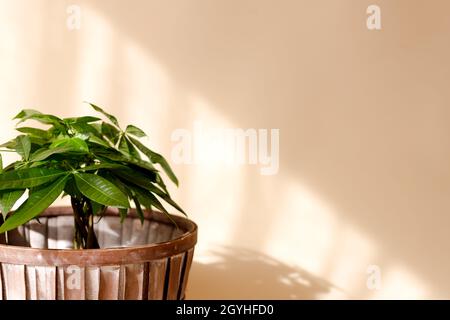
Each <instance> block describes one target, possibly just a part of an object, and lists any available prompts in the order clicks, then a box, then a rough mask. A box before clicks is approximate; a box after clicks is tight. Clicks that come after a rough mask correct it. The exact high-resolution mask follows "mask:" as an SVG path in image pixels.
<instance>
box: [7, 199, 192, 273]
mask: <svg viewBox="0 0 450 320" xmlns="http://www.w3.org/2000/svg"><path fill="white" fill-rule="evenodd" d="M72 214H73V212H72V208H71V207H68V206H55V207H50V208H48V209H47V210H45V211H44V212H43V213H42V214H41V215H40V217H55V216H69V215H72ZM105 216H118V211H116V210H113V209H108V210H107V212H106V213H105ZM170 216H171V218H172V219H173V220H175V222H176V223H177V224H178V226H179V227H180V229H182V230H185V232H184V233H183V234H182V235H180V236H178V237H177V238H176V239H173V240H169V241H165V242H159V243H151V244H146V245H137V246H132V247H117V248H106V249H85V250H75V249H38V248H29V247H22V246H12V245H6V244H0V263H10V264H19V265H33V266H71V265H75V266H91V265H92V266H105V265H117V264H136V263H144V262H149V261H152V260H159V259H165V258H168V257H171V256H174V255H177V254H181V253H184V252H186V251H188V250H190V249H193V248H194V246H195V244H196V243H197V230H198V227H197V224H195V223H194V222H193V221H191V220H189V219H187V218H184V217H181V216H176V215H170ZM129 217H132V218H136V217H137V214H136V211H135V210H134V209H131V210H130V213H129ZM144 218H145V219H146V220H155V221H158V222H161V223H165V224H171V223H172V222H171V221H170V220H169V219H168V218H167V217H166V216H165V215H164V214H163V213H161V212H157V211H145V212H144Z"/></svg>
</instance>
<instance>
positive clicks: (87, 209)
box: [71, 198, 100, 249]
mask: <svg viewBox="0 0 450 320" xmlns="http://www.w3.org/2000/svg"><path fill="white" fill-rule="evenodd" d="M71 203H72V209H73V215H74V222H75V223H74V224H75V230H74V238H73V247H74V249H99V248H100V246H99V244H98V240H97V236H96V235H95V232H94V214H93V212H92V204H91V202H90V201H89V200H88V199H83V200H79V199H77V198H71Z"/></svg>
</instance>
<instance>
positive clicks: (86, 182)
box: [74, 173, 130, 208]
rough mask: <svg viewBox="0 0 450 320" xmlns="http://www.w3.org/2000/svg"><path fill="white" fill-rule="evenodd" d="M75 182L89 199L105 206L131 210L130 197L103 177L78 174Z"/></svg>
mask: <svg viewBox="0 0 450 320" xmlns="http://www.w3.org/2000/svg"><path fill="white" fill-rule="evenodd" d="M74 176H75V182H76V184H77V187H78V189H79V190H80V192H81V193H82V194H83V195H84V196H86V197H87V198H89V199H91V200H93V201H95V202H98V203H100V204H103V205H105V206H112V207H120V208H129V207H130V204H129V202H128V197H127V196H126V195H125V194H123V193H122V192H121V191H120V189H119V188H117V187H116V186H115V185H114V184H112V183H111V182H109V181H108V180H106V179H105V178H103V177H100V176H98V175H95V174H89V173H76V174H75V175H74Z"/></svg>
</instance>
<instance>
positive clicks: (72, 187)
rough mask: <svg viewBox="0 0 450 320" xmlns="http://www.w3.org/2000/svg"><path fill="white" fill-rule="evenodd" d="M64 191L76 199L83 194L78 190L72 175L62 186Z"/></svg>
mask: <svg viewBox="0 0 450 320" xmlns="http://www.w3.org/2000/svg"><path fill="white" fill-rule="evenodd" d="M64 192H65V193H66V194H68V195H69V196H71V197H72V198H76V199H81V198H82V196H83V195H82V194H81V192H80V190H78V188H77V185H76V183H75V179H74V178H73V176H70V177H69V179H68V180H67V182H66V186H65V187H64Z"/></svg>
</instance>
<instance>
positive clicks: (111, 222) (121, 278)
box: [0, 207, 197, 300]
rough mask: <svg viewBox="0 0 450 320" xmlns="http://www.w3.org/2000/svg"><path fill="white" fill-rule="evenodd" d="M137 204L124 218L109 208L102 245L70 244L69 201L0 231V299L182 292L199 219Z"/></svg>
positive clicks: (99, 228) (154, 296) (100, 233)
mask: <svg viewBox="0 0 450 320" xmlns="http://www.w3.org/2000/svg"><path fill="white" fill-rule="evenodd" d="M145 215H146V216H145V222H144V224H143V225H142V224H141V222H140V220H139V219H138V217H137V216H136V213H135V212H131V214H130V215H129V216H128V218H126V219H125V221H124V222H123V223H120V218H119V217H118V214H117V212H114V211H112V210H110V211H108V212H107V213H106V215H105V217H103V218H102V219H100V221H99V222H98V223H97V224H96V226H95V229H96V234H97V237H98V240H99V244H100V247H101V248H102V249H97V250H73V249H71V248H72V247H73V245H72V238H73V216H72V209H71V208H69V207H53V208H50V209H48V210H46V211H45V212H44V213H43V214H42V215H41V216H40V217H39V222H38V221H36V220H33V221H31V222H29V223H27V224H26V225H24V226H21V227H19V228H17V229H16V230H14V231H11V232H9V233H8V235H7V236H8V245H6V240H5V236H2V238H1V239H0V243H1V244H0V268H1V270H0V271H1V272H0V275H1V281H0V299H3V300H13V299H14V300H17V299H20V300H22V299H23V300H24V299H27V300H35V299H47V300H69V299H76V300H117V299H119V300H121V299H130V300H161V299H162V300H177V299H184V295H185V290H186V285H187V281H188V275H189V270H190V267H191V263H192V258H193V254H194V246H195V244H196V242H197V226H196V224H195V223H193V222H192V221H190V220H188V219H185V218H182V217H178V216H172V218H173V219H174V220H175V221H176V223H177V224H178V226H179V229H177V228H176V227H175V226H174V225H173V223H172V222H170V220H169V219H168V218H167V217H166V216H165V215H164V214H162V213H159V212H146V214H145Z"/></svg>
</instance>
